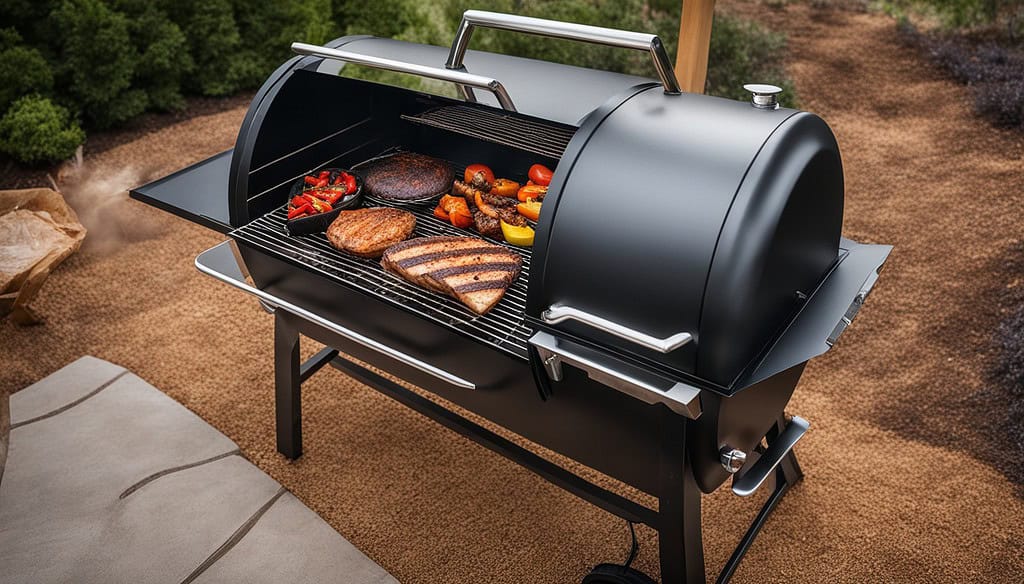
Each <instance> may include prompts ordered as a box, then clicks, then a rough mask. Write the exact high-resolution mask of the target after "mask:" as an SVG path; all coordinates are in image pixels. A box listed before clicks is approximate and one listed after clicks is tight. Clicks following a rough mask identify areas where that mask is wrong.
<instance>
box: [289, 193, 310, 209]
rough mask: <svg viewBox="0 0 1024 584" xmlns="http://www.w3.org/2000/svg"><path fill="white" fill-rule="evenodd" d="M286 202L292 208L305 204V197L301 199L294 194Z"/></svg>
mask: <svg viewBox="0 0 1024 584" xmlns="http://www.w3.org/2000/svg"><path fill="white" fill-rule="evenodd" d="M288 204H289V205H291V206H292V207H293V208H294V207H301V206H303V205H305V204H306V199H303V198H302V197H300V196H298V195H296V196H294V197H292V200H291V201H289V203H288Z"/></svg>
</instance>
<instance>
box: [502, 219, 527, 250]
mask: <svg viewBox="0 0 1024 584" xmlns="http://www.w3.org/2000/svg"><path fill="white" fill-rule="evenodd" d="M501 234H502V235H504V236H505V241H507V242H509V243H511V244H512V245H521V246H523V247H530V246H532V245H533V235H534V232H533V228H532V227H516V226H515V225H509V224H508V223H505V222H504V221H502V222H501Z"/></svg>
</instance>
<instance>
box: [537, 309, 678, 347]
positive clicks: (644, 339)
mask: <svg viewBox="0 0 1024 584" xmlns="http://www.w3.org/2000/svg"><path fill="white" fill-rule="evenodd" d="M540 318H541V320H543V321H544V322H546V323H548V324H558V323H560V322H562V321H564V320H575V321H578V322H582V323H583V324H586V325H589V326H592V327H594V328H596V329H597V330H600V331H604V332H606V333H608V334H611V335H615V336H616V337H619V338H620V339H624V340H627V341H629V342H631V343H634V344H637V345H640V346H641V347H644V348H646V349H651V350H653V351H658V352H659V353H671V352H672V351H674V350H676V349H678V348H679V347H682V346H683V345H685V344H686V343H689V342H690V341H692V340H693V335H691V334H690V333H676V334H674V335H672V336H670V337H665V338H664V339H659V338H658V337H652V336H651V335H648V334H646V333H642V332H640V331H637V330H633V329H631V328H628V327H624V326H622V325H621V324H619V323H617V322H612V321H610V320H608V319H606V318H601V317H600V316H596V315H593V314H590V313H589V312H584V311H582V310H580V309H578V308H573V307H571V306H565V305H561V304H553V305H552V306H551V307H550V308H548V309H547V310H545V311H544V312H543V313H542V314H541V315H540Z"/></svg>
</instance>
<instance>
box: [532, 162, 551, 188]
mask: <svg viewBox="0 0 1024 584" xmlns="http://www.w3.org/2000/svg"><path fill="white" fill-rule="evenodd" d="M553 174H554V172H553V171H552V170H551V169H550V168H548V167H546V166H544V165H543V164H534V165H533V166H531V167H530V180H532V181H533V182H534V183H536V184H539V185H541V186H545V187H546V186H548V185H549V184H551V175H553Z"/></svg>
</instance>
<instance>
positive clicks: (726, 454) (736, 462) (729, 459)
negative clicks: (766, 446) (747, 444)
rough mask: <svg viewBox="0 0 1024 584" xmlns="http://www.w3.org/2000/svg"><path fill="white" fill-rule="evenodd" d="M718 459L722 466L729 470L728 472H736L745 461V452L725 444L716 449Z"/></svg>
mask: <svg viewBox="0 0 1024 584" xmlns="http://www.w3.org/2000/svg"><path fill="white" fill-rule="evenodd" d="M718 459H719V460H720V461H721V462H722V467H723V468H725V470H727V471H729V474H736V473H737V472H739V470H740V469H741V468H743V464H744V463H745V462H747V453H746V452H743V451H742V450H736V449H735V448H729V447H728V446H726V447H725V448H723V449H721V450H719V451H718Z"/></svg>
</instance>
